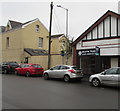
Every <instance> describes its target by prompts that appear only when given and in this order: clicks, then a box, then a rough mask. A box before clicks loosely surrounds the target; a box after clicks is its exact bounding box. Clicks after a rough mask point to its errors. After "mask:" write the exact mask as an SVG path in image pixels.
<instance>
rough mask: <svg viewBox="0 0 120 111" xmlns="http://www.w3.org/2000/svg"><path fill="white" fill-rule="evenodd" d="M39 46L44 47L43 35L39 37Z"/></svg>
mask: <svg viewBox="0 0 120 111" xmlns="http://www.w3.org/2000/svg"><path fill="white" fill-rule="evenodd" d="M38 47H39V48H42V47H43V38H42V37H39V39H38Z"/></svg>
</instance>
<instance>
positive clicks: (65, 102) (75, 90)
mask: <svg viewBox="0 0 120 111" xmlns="http://www.w3.org/2000/svg"><path fill="white" fill-rule="evenodd" d="M118 97H119V95H118V89H117V88H115V87H106V86H103V87H99V88H96V87H92V86H90V85H89V83H88V80H87V79H83V80H82V81H81V82H80V81H77V82H75V81H73V82H70V83H65V82H63V81H62V80H44V79H43V78H41V77H28V78H27V77H24V76H16V75H13V74H9V75H8V74H3V75H2V108H3V109H118V103H119V102H118Z"/></svg>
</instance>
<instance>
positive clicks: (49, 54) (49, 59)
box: [48, 2, 53, 69]
mask: <svg viewBox="0 0 120 111" xmlns="http://www.w3.org/2000/svg"><path fill="white" fill-rule="evenodd" d="M52 12H53V2H51V4H50V27H49V45H48V69H49V68H50V64H51V53H50V52H51V29H52Z"/></svg>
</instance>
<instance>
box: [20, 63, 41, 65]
mask: <svg viewBox="0 0 120 111" xmlns="http://www.w3.org/2000/svg"><path fill="white" fill-rule="evenodd" d="M23 64H25V65H39V64H32V63H28V64H27V63H23ZM23 64H21V65H23Z"/></svg>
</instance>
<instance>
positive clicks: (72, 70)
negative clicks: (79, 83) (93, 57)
mask: <svg viewBox="0 0 120 111" xmlns="http://www.w3.org/2000/svg"><path fill="white" fill-rule="evenodd" d="M49 78H63V80H64V81H65V82H69V81H70V80H71V79H82V78H83V73H82V71H81V69H80V68H78V67H76V66H69V65H59V66H55V67H53V68H50V69H49V70H47V71H45V72H44V79H49Z"/></svg>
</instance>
